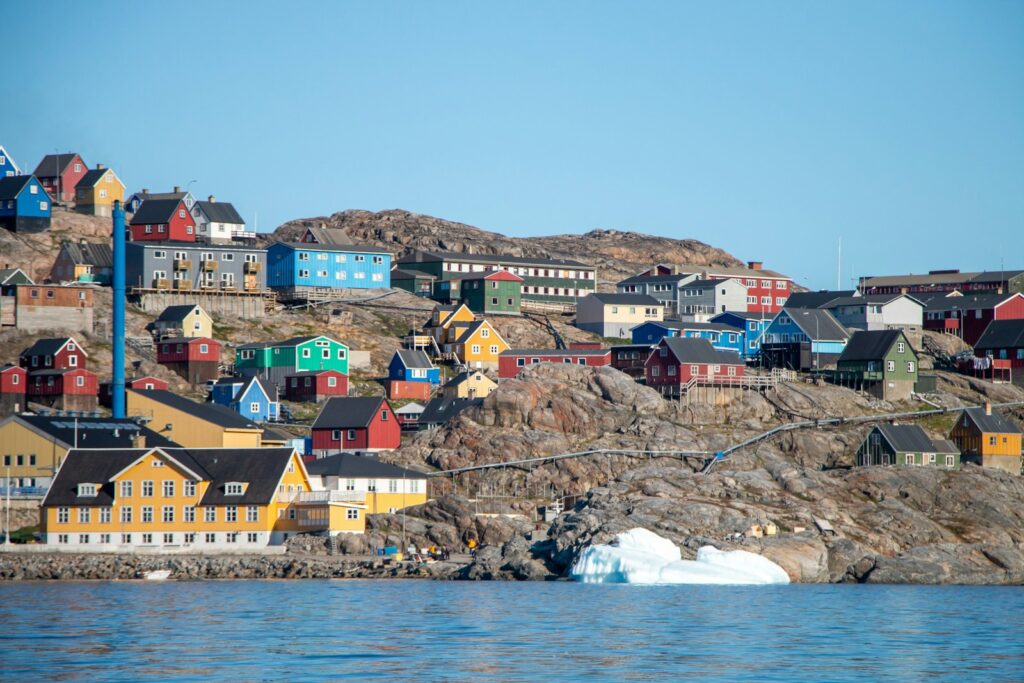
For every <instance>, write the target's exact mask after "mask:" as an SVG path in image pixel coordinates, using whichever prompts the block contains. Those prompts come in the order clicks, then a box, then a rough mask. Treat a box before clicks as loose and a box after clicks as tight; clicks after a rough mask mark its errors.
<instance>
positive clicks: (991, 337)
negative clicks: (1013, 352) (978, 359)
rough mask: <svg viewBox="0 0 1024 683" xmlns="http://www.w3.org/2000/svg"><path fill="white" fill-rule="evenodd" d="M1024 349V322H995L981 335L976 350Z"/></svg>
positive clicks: (975, 346)
mask: <svg viewBox="0 0 1024 683" xmlns="http://www.w3.org/2000/svg"><path fill="white" fill-rule="evenodd" d="M1019 348H1024V320H993V321H992V322H990V323H989V324H988V327H986V328H985V331H984V332H982V333H981V337H980V338H979V339H978V343H977V344H975V345H974V350H975V351H978V350H988V349H993V350H995V349H1019Z"/></svg>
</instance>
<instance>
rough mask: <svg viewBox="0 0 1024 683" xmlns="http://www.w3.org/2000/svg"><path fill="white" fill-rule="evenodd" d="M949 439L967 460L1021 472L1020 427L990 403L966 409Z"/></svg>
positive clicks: (1008, 470) (1011, 471) (1016, 472)
mask: <svg viewBox="0 0 1024 683" xmlns="http://www.w3.org/2000/svg"><path fill="white" fill-rule="evenodd" d="M949 439H950V441H952V442H953V443H955V444H956V445H957V446H958V447H959V448H960V451H961V453H962V454H963V455H962V456H961V459H962V460H963V461H964V462H974V463H977V464H979V465H981V466H982V467H996V468H999V469H1002V470H1006V471H1007V472H1010V473H1012V474H1020V463H1021V428H1020V427H1018V426H1017V425H1016V424H1014V423H1013V421H1012V420H1010V419H1009V418H1007V417H1006V416H1004V415H1002V414H1001V413H999V412H998V411H993V410H992V404H991V403H986V404H985V406H984V407H981V408H967V409H966V410H964V412H963V414H962V415H961V416H960V419H959V420H957V421H956V424H955V425H953V429H952V430H951V431H950V433H949Z"/></svg>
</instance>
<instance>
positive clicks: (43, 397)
mask: <svg viewBox="0 0 1024 683" xmlns="http://www.w3.org/2000/svg"><path fill="white" fill-rule="evenodd" d="M98 393H99V379H98V378H97V377H96V373H94V372H90V371H89V370H86V369H85V368H74V369H71V370H61V369H55V370H36V371H34V372H31V373H29V375H28V391H27V393H26V398H27V399H28V400H29V401H34V402H35V403H42V404H43V405H47V406H52V407H54V408H56V409H58V410H85V411H90V410H96V407H97V403H98V401H99V398H98V396H97V394H98Z"/></svg>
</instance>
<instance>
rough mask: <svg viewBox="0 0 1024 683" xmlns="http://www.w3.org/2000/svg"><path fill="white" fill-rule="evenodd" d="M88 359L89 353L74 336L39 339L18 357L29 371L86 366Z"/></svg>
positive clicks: (20, 362)
mask: <svg viewBox="0 0 1024 683" xmlns="http://www.w3.org/2000/svg"><path fill="white" fill-rule="evenodd" d="M88 360H89V354H87V353H86V352H85V349H83V348H82V346H81V344H79V343H78V342H76V341H75V340H74V338H72V337H59V338H50V339H39V340H37V341H36V343H35V344H33V345H32V346H30V347H28V348H27V349H25V350H24V351H22V352H21V356H20V357H19V359H18V361H19V364H20V365H21V367H23V368H25V369H27V370H28V371H29V372H33V371H35V370H66V369H73V368H84V367H85V366H86V364H87V363H88Z"/></svg>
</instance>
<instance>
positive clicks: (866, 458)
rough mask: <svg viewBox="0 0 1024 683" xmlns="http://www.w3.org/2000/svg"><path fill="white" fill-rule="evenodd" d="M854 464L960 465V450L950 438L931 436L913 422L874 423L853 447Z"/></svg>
mask: <svg viewBox="0 0 1024 683" xmlns="http://www.w3.org/2000/svg"><path fill="white" fill-rule="evenodd" d="M857 465H859V466H862V467H863V466H868V465H906V466H913V465H920V466H925V465H927V466H929V467H945V468H949V469H959V468H960V449H959V448H957V447H956V444H954V443H953V442H952V441H948V440H946V439H932V438H931V437H929V436H928V434H926V433H925V431H924V430H923V429H921V428H920V427H918V426H917V425H894V424H883V425H877V426H875V427H873V428H872V429H871V431H870V432H868V435H867V436H866V437H864V441H863V442H862V443H861V445H860V448H858V449H857Z"/></svg>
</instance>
